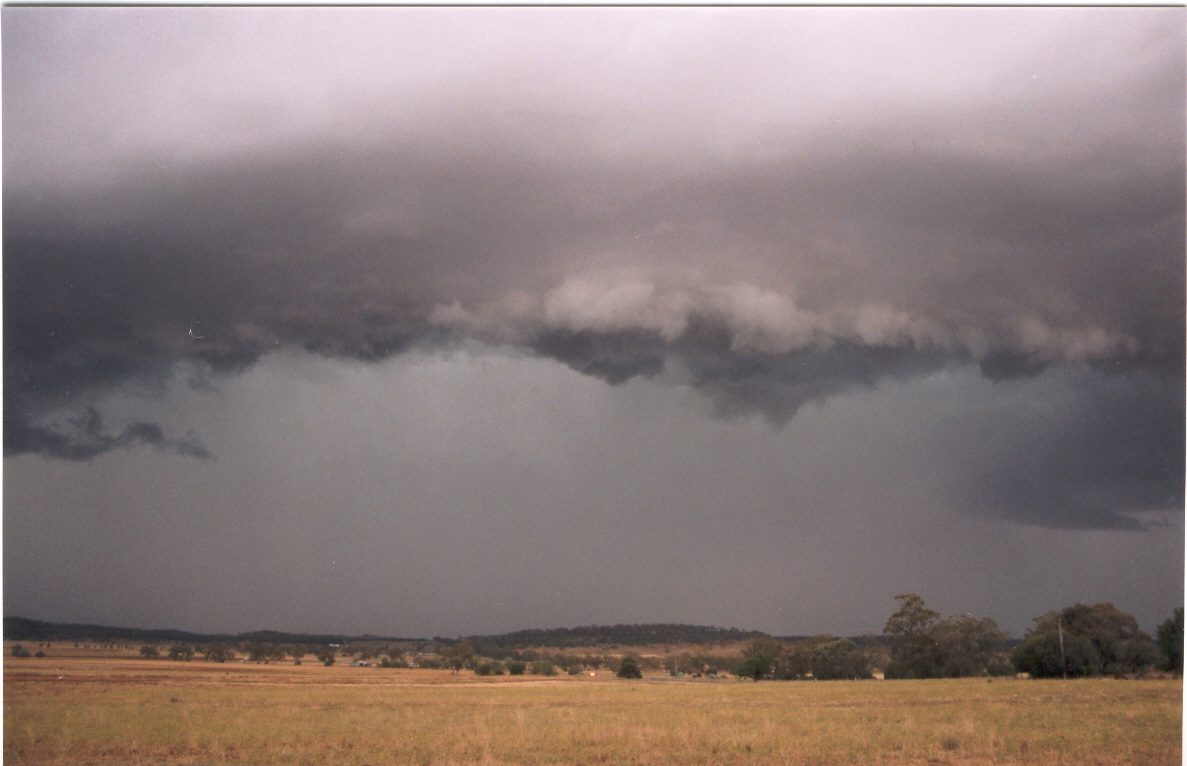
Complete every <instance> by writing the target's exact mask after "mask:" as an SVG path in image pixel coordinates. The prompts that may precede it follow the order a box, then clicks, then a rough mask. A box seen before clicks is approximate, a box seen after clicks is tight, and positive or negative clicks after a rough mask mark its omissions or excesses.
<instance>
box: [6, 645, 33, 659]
mask: <svg viewBox="0 0 1187 766" xmlns="http://www.w3.org/2000/svg"><path fill="white" fill-rule="evenodd" d="M11 654H12V656H13V657H31V656H32V653H31V652H30V651H29V650H28V649H26V648H25V647H23V646H21V645H20V644H17V645H16V646H14V647H12V652H11Z"/></svg>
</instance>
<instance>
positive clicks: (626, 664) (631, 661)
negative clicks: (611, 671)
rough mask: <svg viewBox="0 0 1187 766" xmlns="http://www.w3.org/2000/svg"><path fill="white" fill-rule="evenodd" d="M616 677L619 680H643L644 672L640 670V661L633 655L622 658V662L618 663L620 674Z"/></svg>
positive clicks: (617, 673)
mask: <svg viewBox="0 0 1187 766" xmlns="http://www.w3.org/2000/svg"><path fill="white" fill-rule="evenodd" d="M615 675H616V676H618V677H619V678H642V677H643V671H642V670H640V669H639V661H638V660H636V659H635V657H634V656H633V655H630V654H628V655H627V656H625V657H623V658H622V662H620V663H618V672H616V673H615Z"/></svg>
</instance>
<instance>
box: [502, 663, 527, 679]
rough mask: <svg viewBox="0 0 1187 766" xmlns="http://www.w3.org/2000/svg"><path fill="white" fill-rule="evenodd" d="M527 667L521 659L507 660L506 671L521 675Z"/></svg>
mask: <svg viewBox="0 0 1187 766" xmlns="http://www.w3.org/2000/svg"><path fill="white" fill-rule="evenodd" d="M527 667H528V666H527V664H526V663H525V662H523V661H522V660H507V672H508V673H510V674H511V675H513V676H522V675H523V671H525V670H527Z"/></svg>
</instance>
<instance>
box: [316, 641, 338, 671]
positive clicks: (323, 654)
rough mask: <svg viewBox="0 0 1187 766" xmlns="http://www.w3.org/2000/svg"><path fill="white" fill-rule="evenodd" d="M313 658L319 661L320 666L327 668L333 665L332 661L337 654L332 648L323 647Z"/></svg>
mask: <svg viewBox="0 0 1187 766" xmlns="http://www.w3.org/2000/svg"><path fill="white" fill-rule="evenodd" d="M314 656H316V657H317V658H318V659H319V660H321V664H323V665H325V666H326V667H327V668H328V667H330V666H331V665H333V664H334V660H336V659H337V657H338V652H337V651H335V649H334V647H332V646H323V647H321V648H320V649H318V650H317V654H316V655H314Z"/></svg>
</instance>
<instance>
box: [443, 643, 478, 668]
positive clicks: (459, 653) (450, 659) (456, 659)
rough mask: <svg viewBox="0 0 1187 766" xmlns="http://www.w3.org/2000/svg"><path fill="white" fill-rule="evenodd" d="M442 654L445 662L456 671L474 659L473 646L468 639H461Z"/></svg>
mask: <svg viewBox="0 0 1187 766" xmlns="http://www.w3.org/2000/svg"><path fill="white" fill-rule="evenodd" d="M443 656H444V658H445V664H446V665H448V666H449V667H451V668H453V672H454V673H456V672H458V671H459V670H461V669H462V668H464V667H466V664H467V663H468V662H470V661H471V660H472V659H474V647H473V646H471V645H470V642H469V641H467V640H465V639H462V640H461V641H457V642H455V643H454V644H453V645H452V646H450V647H449V648H448V649H446V650H445V651H444V652H443Z"/></svg>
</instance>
